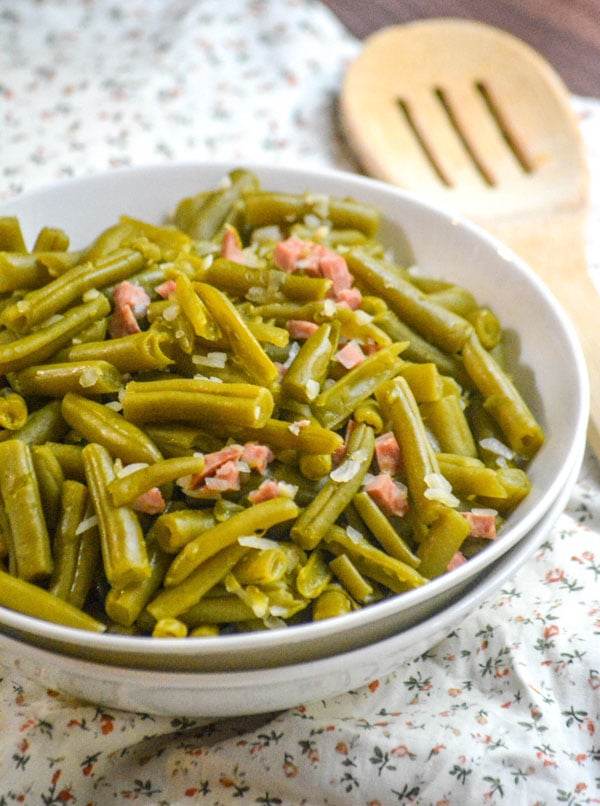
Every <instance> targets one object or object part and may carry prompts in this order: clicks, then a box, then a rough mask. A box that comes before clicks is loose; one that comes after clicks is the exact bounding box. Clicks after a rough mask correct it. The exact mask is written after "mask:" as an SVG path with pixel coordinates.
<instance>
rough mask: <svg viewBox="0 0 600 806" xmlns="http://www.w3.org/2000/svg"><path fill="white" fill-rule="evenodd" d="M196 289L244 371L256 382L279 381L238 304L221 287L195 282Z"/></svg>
mask: <svg viewBox="0 0 600 806" xmlns="http://www.w3.org/2000/svg"><path fill="white" fill-rule="evenodd" d="M194 289H195V290H196V292H197V293H198V295H199V296H200V299H201V300H202V301H203V302H204V304H205V305H206V307H207V309H208V310H209V312H210V314H211V315H212V317H213V318H214V319H215V321H216V323H217V325H218V326H219V328H220V329H221V332H222V333H223V334H224V336H225V338H226V339H227V341H228V343H229V346H230V348H231V350H232V352H233V353H234V355H235V356H236V358H237V359H238V361H239V362H240V364H241V365H242V366H243V367H244V370H245V371H246V372H248V374H249V375H250V376H251V377H252V378H253V379H254V381H255V382H256V383H259V384H262V385H264V386H271V385H272V384H273V383H274V382H275V381H276V380H277V379H278V377H279V371H278V369H277V367H276V366H275V364H274V363H273V362H272V361H271V359H270V358H269V356H268V355H267V354H266V353H265V351H264V350H263V349H262V347H261V346H260V344H259V343H258V341H257V340H256V338H255V337H254V336H253V335H252V332H251V331H250V329H249V327H248V325H247V324H246V322H245V321H244V319H243V318H242V316H241V315H240V313H239V312H238V310H237V309H236V307H235V305H234V304H233V303H232V302H230V300H229V299H228V298H227V297H226V296H225V294H223V293H222V292H221V291H219V289H218V288H213V287H212V286H210V285H208V284H207V283H194Z"/></svg>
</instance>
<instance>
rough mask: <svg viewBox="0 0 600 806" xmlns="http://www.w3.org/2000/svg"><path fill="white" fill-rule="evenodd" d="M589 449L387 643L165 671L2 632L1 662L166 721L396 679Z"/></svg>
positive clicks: (525, 552)
mask: <svg viewBox="0 0 600 806" xmlns="http://www.w3.org/2000/svg"><path fill="white" fill-rule="evenodd" d="M582 456H583V450H581V451H580V454H579V457H578V458H577V459H576V460H575V462H574V464H573V466H572V468H571V472H570V473H569V476H568V478H567V479H565V484H564V486H563V488H562V490H561V491H560V493H559V495H558V497H557V498H556V500H555V501H554V502H553V503H552V505H551V506H550V508H549V510H548V511H547V512H546V514H545V515H544V516H543V518H542V519H541V520H540V522H539V523H538V524H537V525H536V526H535V527H534V528H533V529H532V530H531V531H530V532H528V534H526V535H525V536H524V537H523V538H522V539H521V540H520V541H519V542H518V543H517V545H516V546H514V547H513V548H511V549H509V550H508V551H507V552H506V553H505V554H504V555H503V556H502V557H501V558H500V559H499V560H496V561H495V562H494V563H492V565H491V566H489V567H488V568H486V569H485V570H484V571H483V572H482V574H481V575H480V576H479V578H478V579H477V580H476V581H475V582H473V583H472V584H470V585H469V586H468V587H466V588H465V589H464V590H463V592H462V593H461V595H460V596H459V597H457V598H456V600H455V601H454V602H452V603H450V604H448V606H446V607H444V608H442V609H441V610H439V611H437V612H433V613H432V614H430V615H429V616H428V617H426V618H425V619H424V620H422V621H420V622H418V623H416V624H414V625H413V626H411V627H410V628H407V629H405V630H401V631H400V632H398V633H396V634H393V635H391V636H389V637H387V638H385V639H382V640H380V641H374V642H373V643H371V644H368V645H366V646H362V647H360V648H357V649H352V650H349V651H346V652H342V653H340V654H332V655H329V656H327V657H323V658H320V659H317V660H308V661H305V662H303V663H296V664H292V665H289V664H287V663H283V664H280V665H279V666H277V667H274V668H270V669H250V670H240V671H227V670H225V671H214V672H164V671H155V670H142V669H129V668H124V667H123V666H119V665H115V664H111V663H94V662H92V661H88V660H82V659H81V658H76V657H70V656H67V655H65V654H60V653H56V652H51V651H48V650H44V649H41V648H39V647H37V646H35V645H33V644H32V643H29V642H22V641H18V640H16V639H15V638H9V637H8V636H6V635H2V634H0V663H1V664H2V665H4V666H5V667H9V666H11V667H13V668H14V669H15V670H16V671H17V673H19V674H23V675H24V676H25V677H27V678H29V679H31V680H36V681H38V682H40V683H42V684H43V685H45V686H49V687H51V688H54V689H56V690H58V691H62V692H64V693H65V694H68V695H70V696H72V697H78V698H80V699H82V700H86V701H91V702H94V703H96V704H98V705H104V706H106V707H108V708H121V709H123V710H129V711H137V712H143V713H150V714H160V715H162V716H181V715H186V716H188V717H205V718H207V719H211V718H224V717H235V716H243V715H246V714H257V713H264V712H267V711H278V710H282V709H286V708H294V707H297V706H298V705H301V704H306V703H307V702H309V701H316V700H321V699H325V698H327V697H334V696H336V695H337V694H341V693H342V692H345V691H350V690H351V689H355V688H358V687H359V686H362V685H366V684H367V683H370V682H371V681H372V680H375V679H376V678H379V677H383V676H384V675H386V674H390V673H391V672H392V671H394V670H395V669H397V668H398V667H399V666H401V665H402V664H403V663H405V662H407V661H409V660H411V659H412V658H416V657H418V656H419V655H420V654H422V653H423V652H426V651H427V650H429V649H431V647H432V646H433V645H434V644H436V643H437V642H438V641H441V640H442V639H443V638H445V636H446V635H448V633H449V632H450V631H451V630H453V629H455V628H456V627H458V626H459V625H461V624H462V623H463V622H464V620H465V618H466V617H467V616H468V615H469V614H470V613H471V612H472V611H474V610H475V608H476V607H478V606H479V605H480V604H481V603H482V602H484V600H486V599H488V598H489V597H490V596H492V595H493V594H494V593H495V591H497V590H499V589H500V587H501V586H502V584H503V583H504V582H505V581H507V580H508V579H510V578H511V577H512V576H514V575H515V574H516V573H517V571H518V570H519V569H520V568H521V567H522V566H523V564H524V563H525V562H526V561H527V559H528V558H529V557H530V556H531V555H532V554H533V552H534V551H535V550H536V549H537V547H538V546H539V545H540V543H541V542H542V541H543V540H544V538H545V537H546V536H547V534H548V532H549V531H550V529H551V528H552V526H553V524H554V523H555V521H556V520H557V518H558V517H559V515H560V514H561V512H562V511H563V509H564V507H565V505H566V503H567V500H568V497H569V494H570V492H571V489H572V487H573V484H574V483H575V480H576V478H577V474H578V472H579V468H580V465H581V459H582Z"/></svg>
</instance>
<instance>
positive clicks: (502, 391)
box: [463, 335, 544, 458]
mask: <svg viewBox="0 0 600 806" xmlns="http://www.w3.org/2000/svg"><path fill="white" fill-rule="evenodd" d="M463 361H464V364H465V369H466V370H467V372H468V373H469V375H470V377H471V378H472V380H473V383H474V385H475V386H476V387H477V389H478V390H479V392H480V393H481V395H482V396H483V398H484V407H485V409H486V410H487V411H488V412H489V413H490V414H491V415H492V417H493V418H494V419H495V420H496V422H497V423H498V425H499V426H500V428H501V430H502V432H503V433H504V435H505V437H506V439H507V442H508V444H509V446H510V447H511V448H512V449H513V450H514V451H515V452H516V453H517V454H519V456H522V457H524V458H531V457H532V456H533V455H534V454H535V453H536V452H537V450H538V449H539V448H540V446H541V445H542V444H543V442H544V434H543V431H542V429H541V427H540V425H539V423H538V422H537V420H536V419H535V417H534V415H533V414H532V412H531V410H530V409H529V407H528V406H527V403H526V402H525V400H524V399H523V397H522V396H521V394H520V392H519V391H518V390H517V388H516V387H515V385H514V384H513V382H512V381H511V380H510V378H509V377H508V375H506V373H505V372H504V371H503V370H502V368H501V367H500V365H499V364H498V363H497V362H496V361H495V360H494V359H493V357H492V356H491V355H490V353H488V352H487V350H485V349H484V348H483V347H482V346H481V344H480V342H479V339H478V338H477V337H476V336H475V335H472V336H471V338H469V339H468V340H467V342H466V343H465V345H464V348H463Z"/></svg>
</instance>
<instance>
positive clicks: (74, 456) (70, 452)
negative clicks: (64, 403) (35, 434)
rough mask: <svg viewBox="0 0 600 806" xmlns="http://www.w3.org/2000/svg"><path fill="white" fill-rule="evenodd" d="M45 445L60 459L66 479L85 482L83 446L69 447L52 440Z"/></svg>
mask: <svg viewBox="0 0 600 806" xmlns="http://www.w3.org/2000/svg"><path fill="white" fill-rule="evenodd" d="M59 405H60V404H59ZM44 444H45V446H46V447H47V448H49V449H50V450H51V451H52V453H53V454H54V456H55V457H56V458H57V459H58V463H59V464H60V466H61V468H62V471H63V475H64V477H65V479H72V480H73V481H80V482H84V481H85V472H84V470H83V459H82V458H81V445H69V444H67V443H64V442H52V441H51V440H47V441H45V443H44Z"/></svg>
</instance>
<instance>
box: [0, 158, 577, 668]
mask: <svg viewBox="0 0 600 806" xmlns="http://www.w3.org/2000/svg"><path fill="white" fill-rule="evenodd" d="M232 167H236V166H232V165H228V164H172V165H162V166H154V167H149V168H134V169H126V170H120V171H114V172H111V173H108V174H105V175H101V176H96V177H91V178H83V179H78V180H74V181H69V182H65V183H58V184H56V185H53V186H50V187H48V188H43V189H40V190H36V191H33V192H30V193H28V194H24V195H23V196H21V197H18V198H16V199H14V200H12V201H11V202H9V203H7V204H5V205H3V206H2V207H0V214H2V215H7V214H14V215H18V216H19V218H20V220H21V222H22V226H23V229H24V233H25V235H26V237H27V238H28V239H29V240H30V241H31V239H33V238H34V237H35V234H36V233H37V231H38V230H39V228H40V227H41V226H42V225H51V226H62V227H64V228H65V229H66V230H67V232H68V233H69V234H70V236H71V239H72V245H73V246H74V247H77V246H84V245H85V244H87V243H89V242H90V241H91V240H92V239H93V238H94V236H95V235H97V233H98V232H99V231H100V230H101V229H103V228H105V227H108V226H110V225H111V224H113V223H114V222H115V221H116V220H117V218H118V216H119V215H120V214H121V213H127V214H129V215H133V216H137V217H139V218H144V219H147V220H149V221H154V222H160V221H162V220H163V219H164V217H165V216H166V215H168V214H169V213H170V212H171V211H172V209H173V207H174V205H175V204H176V202H177V201H179V199H181V198H182V197H184V196H187V195H190V194H194V193H196V192H198V191H199V190H202V189H204V188H213V187H214V186H215V185H216V184H218V182H219V181H220V180H221V179H222V177H223V176H224V175H225V174H226V173H227V172H228V171H229V170H230V169H231V168H232ZM247 167H249V168H251V169H252V170H255V171H256V173H257V174H258V175H259V177H260V179H261V181H262V184H263V186H264V187H265V188H268V189H273V190H284V191H291V192H304V191H311V192H319V193H330V194H332V195H337V196H352V197H355V198H357V199H360V200H363V201H366V202H370V203H373V204H376V205H377V206H378V207H379V208H380V209H381V211H382V213H383V216H384V223H383V226H382V230H381V237H382V239H383V240H384V241H385V242H386V243H387V244H389V245H390V246H393V247H394V250H395V252H396V255H397V256H398V258H400V259H403V258H404V259H406V260H411V259H412V258H414V260H415V261H416V262H417V263H418V265H419V266H421V267H422V269H423V270H424V271H426V272H427V273H428V274H430V275H433V276H438V277H443V278H446V279H450V280H453V281H455V282H456V283H458V284H461V285H464V286H466V287H467V288H469V289H470V290H471V291H472V292H473V293H474V294H475V296H476V297H477V299H478V300H479V301H480V302H481V303H482V304H489V305H490V306H491V307H492V308H493V309H494V310H496V311H497V312H498V313H499V315H500V318H501V320H502V323H503V325H504V327H505V329H506V331H507V334H508V345H509V350H510V353H511V356H510V358H511V362H512V367H513V368H514V372H513V375H514V377H515V379H516V382H517V384H518V386H519V388H520V389H521V390H522V391H523V393H524V395H525V397H526V399H527V400H528V402H529V404H530V406H531V408H532V409H533V411H534V412H535V414H536V415H537V416H538V417H539V419H540V421H541V422H542V424H543V427H544V429H545V431H546V435H547V440H546V443H545V445H544V446H543V447H542V449H541V450H540V452H539V453H538V455H537V456H536V457H535V459H534V460H533V462H532V463H531V465H530V467H529V470H528V472H529V475H530V478H531V481H532V491H531V494H530V495H529V496H528V497H527V499H526V500H525V501H524V502H523V503H522V504H521V506H519V507H518V509H517V510H516V511H515V512H514V513H513V514H512V515H511V516H510V517H509V518H508V520H507V522H506V524H505V525H504V527H503V530H502V532H501V535H500V537H499V539H498V540H496V541H494V542H493V543H491V544H490V546H489V547H487V548H486V549H485V550H484V551H483V552H481V553H480V554H478V555H477V556H476V557H474V558H473V559H472V560H470V561H469V562H468V563H466V564H464V565H463V566H461V567H459V568H458V569H456V570H454V571H452V572H451V573H449V574H446V575H444V576H443V577H440V578H438V579H435V580H433V581H432V582H431V583H429V584H428V585H426V586H423V587H422V588H419V589H416V590H414V591H410V592H407V593H405V594H403V595H402V596H396V597H393V598H390V599H387V600H385V601H383V602H380V603H377V604H375V605H372V606H370V607H367V608H363V609H361V610H358V611H356V612H353V613H350V614H348V615H346V616H343V617H341V618H339V619H332V620H327V621H320V622H316V623H314V624H305V625H299V626H296V627H293V628H289V629H286V630H272V631H265V632H264V633H251V634H240V635H233V636H220V637H216V638H202V639H191V638H190V639H186V640H185V641H181V640H178V639H161V641H156V640H153V639H150V638H140V637H127V636H119V635H96V634H91V633H85V632H81V631H77V630H72V629H69V628H65V627H61V626H58V625H55V624H50V623H47V622H43V621H41V620H37V619H33V618H29V617H27V616H22V615H20V614H18V613H14V612H12V611H8V610H4V609H1V608H0V630H2V631H3V632H4V633H5V634H10V635H13V636H14V637H17V638H18V639H19V640H22V641H24V640H27V641H30V642H31V643H32V644H37V645H38V646H40V647H45V648H47V649H52V650H58V651H61V652H63V653H65V654H69V655H72V656H74V657H75V656H79V657H82V658H86V659H88V660H91V661H98V662H100V663H102V662H103V661H105V659H106V658H107V657H110V659H111V660H112V661H113V662H115V663H119V664H121V665H123V666H128V667H138V668H145V669H149V668H152V669H156V670H161V671H163V672H173V671H177V672H181V671H202V672H220V671H222V670H225V669H228V670H252V669H260V668H265V667H280V666H281V665H282V659H285V663H286V664H296V663H305V662H307V661H315V660H317V659H320V658H323V659H325V658H328V657H330V656H332V655H335V654H338V653H344V652H349V651H352V650H356V649H357V648H360V647H363V646H366V645H368V644H372V643H373V642H376V641H379V640H383V639H386V638H388V637H389V636H390V635H393V634H395V633H397V632H398V631H399V630H401V629H407V628H409V627H411V625H414V624H417V623H421V622H423V620H424V619H431V617H433V620H430V621H428V622H427V623H428V625H429V626H430V627H431V628H434V627H435V626H436V625H435V614H437V615H438V617H439V618H443V617H444V615H443V608H444V607H446V606H447V605H449V604H450V603H451V602H453V601H454V600H456V598H457V597H458V596H459V595H460V594H461V593H462V592H464V591H465V590H466V589H467V588H468V586H469V585H470V584H471V583H472V582H473V580H474V579H477V578H479V577H480V576H481V575H482V574H484V573H485V572H486V569H488V568H489V567H490V566H491V565H492V564H494V563H495V562H496V561H498V560H499V559H501V558H502V556H503V555H505V554H506V553H507V552H509V551H510V550H512V549H513V548H514V547H516V546H518V544H519V542H520V541H521V540H523V539H524V538H525V536H526V535H528V534H530V533H531V531H532V530H533V529H534V528H535V527H536V526H537V525H538V524H539V523H540V522H542V519H543V518H544V517H545V515H546V514H547V513H548V511H549V510H550V508H551V507H552V505H553V504H554V503H555V502H556V500H557V499H558V497H559V495H560V493H561V492H562V491H563V489H564V487H565V484H566V482H567V479H568V478H569V477H570V474H571V472H572V469H573V467H574V465H575V463H576V462H577V461H578V457H579V456H580V453H581V450H582V446H583V445H584V443H585V432H586V425H587V416H588V402H587V401H588V389H587V376H586V371H585V365H584V362H583V358H582V355H581V351H580V348H579V345H578V343H577V340H576V337H575V335H574V331H573V328H572V326H571V325H570V323H569V322H568V320H567V319H566V317H565V315H564V314H563V312H562V309H561V308H560V307H559V305H558V304H557V302H556V301H555V299H554V298H553V297H552V295H551V294H550V292H549V291H548V290H547V289H546V287H545V286H544V285H543V284H542V283H541V282H540V281H539V279H538V278H537V277H536V276H535V275H534V274H533V273H532V271H531V270H530V269H529V268H528V267H527V266H526V265H525V264H524V263H523V262H522V261H520V260H519V259H517V258H516V257H515V256H514V255H512V253H510V252H509V251H508V250H506V249H505V248H504V247H502V246H501V245H500V244H499V243H498V242H497V241H495V240H494V239H492V238H491V237H489V236H488V235H486V234H485V233H483V232H482V231H481V230H479V229H478V228H476V227H474V226H472V225H470V224H468V223H466V222H464V221H461V220H459V219H455V218H452V217H451V216H449V215H448V214H447V213H446V212H443V211H441V210H438V209H435V208H433V207H431V206H429V205H428V204H426V203H424V202H422V201H419V200H417V199H415V198H414V197H413V196H411V195H409V194H407V193H405V192H403V191H401V190H399V189H397V188H393V187H391V186H387V185H385V184H382V183H379V182H375V181H373V180H369V179H366V178H363V177H357V176H353V175H347V174H341V173H336V172H315V171H303V170H289V169H284V168H268V167H263V166H256V165H249V166H247Z"/></svg>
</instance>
